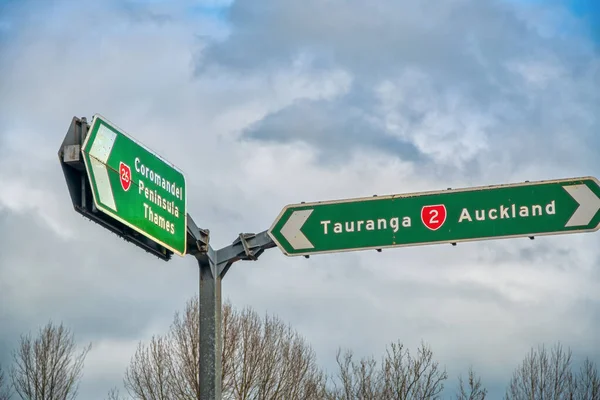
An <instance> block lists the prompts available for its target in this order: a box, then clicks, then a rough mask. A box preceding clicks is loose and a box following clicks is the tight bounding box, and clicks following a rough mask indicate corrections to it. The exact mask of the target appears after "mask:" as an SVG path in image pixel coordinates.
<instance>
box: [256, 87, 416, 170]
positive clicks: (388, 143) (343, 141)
mask: <svg viewBox="0 0 600 400" xmlns="http://www.w3.org/2000/svg"><path fill="white" fill-rule="evenodd" d="M347 98H348V97H344V99H347ZM365 103H366V102H365ZM365 103H363V104H352V103H351V102H345V101H343V100H341V101H339V102H331V101H328V100H317V101H311V100H301V101H298V102H295V103H294V104H292V105H291V106H289V107H287V108H285V109H283V110H281V111H278V112H275V113H272V114H270V115H268V116H266V117H265V118H264V119H262V120H261V121H259V122H258V123H256V124H255V125H254V126H250V127H248V129H247V130H246V132H245V134H246V137H248V138H249V139H258V140H267V141H269V140H270V141H276V142H279V141H282V142H294V141H297V140H302V141H304V142H307V143H310V144H312V145H313V146H315V147H316V148H321V149H326V150H328V151H326V153H325V154H324V155H323V158H324V160H323V161H325V162H331V161H333V160H332V159H331V153H334V154H336V155H337V158H338V161H339V157H343V156H344V153H346V152H347V151H348V150H352V149H354V148H356V147H360V146H362V147H365V148H368V147H371V148H375V149H383V150H384V151H385V152H389V153H390V154H392V155H394V156H397V157H400V158H402V159H404V160H409V161H418V157H419V154H418V151H417V150H416V148H415V146H414V145H413V144H412V143H410V142H408V141H405V140H402V139H398V138H394V137H391V136H390V135H388V134H386V132H385V131H383V130H382V128H381V127H380V126H378V124H377V123H376V122H373V121H369V115H368V111H367V110H368V108H369V107H368V104H365ZM342 160H343V158H342ZM342 162H343V161H342Z"/></svg>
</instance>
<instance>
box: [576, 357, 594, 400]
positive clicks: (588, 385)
mask: <svg viewBox="0 0 600 400" xmlns="http://www.w3.org/2000/svg"><path fill="white" fill-rule="evenodd" d="M574 399H575V400H600V374H599V373H598V367H597V366H596V364H595V363H594V362H592V361H591V360H590V359H589V358H586V359H585V361H584V362H583V365H582V366H581V368H580V370H579V374H578V375H577V387H576V389H575V396H574Z"/></svg>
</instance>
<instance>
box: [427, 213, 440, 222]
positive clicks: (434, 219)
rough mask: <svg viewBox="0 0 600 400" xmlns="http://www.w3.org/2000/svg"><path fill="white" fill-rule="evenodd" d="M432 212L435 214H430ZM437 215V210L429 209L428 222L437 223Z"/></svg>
mask: <svg viewBox="0 0 600 400" xmlns="http://www.w3.org/2000/svg"><path fill="white" fill-rule="evenodd" d="M432 214H435V215H432ZM438 215H439V212H438V210H431V211H429V216H430V218H429V223H430V224H437V223H438V222H439V221H438V220H437V219H436V218H437V217H438Z"/></svg>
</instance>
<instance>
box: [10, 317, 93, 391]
mask: <svg viewBox="0 0 600 400" xmlns="http://www.w3.org/2000/svg"><path fill="white" fill-rule="evenodd" d="M91 346H92V345H91V344H89V345H88V346H86V347H84V348H83V350H82V351H81V353H79V355H76V354H75V351H76V343H75V338H74V335H73V334H72V333H71V331H70V330H69V329H67V328H66V327H65V326H64V325H63V324H62V323H61V324H60V325H58V326H57V325H54V324H53V323H52V322H49V323H48V324H47V325H46V326H45V327H43V328H41V329H40V331H39V335H38V337H37V338H35V339H34V338H32V337H31V335H25V336H24V335H22V336H21V341H20V345H19V347H18V349H17V350H16V351H14V352H13V361H14V365H13V368H12V369H11V380H12V384H13V387H14V389H15V391H16V392H17V394H18V395H19V397H21V399H23V400H25V399H27V400H55V399H56V400H68V399H74V398H75V397H76V396H77V391H78V387H79V381H80V379H81V376H82V372H83V364H84V360H85V357H86V356H87V353H88V352H89V350H90V349H91Z"/></svg>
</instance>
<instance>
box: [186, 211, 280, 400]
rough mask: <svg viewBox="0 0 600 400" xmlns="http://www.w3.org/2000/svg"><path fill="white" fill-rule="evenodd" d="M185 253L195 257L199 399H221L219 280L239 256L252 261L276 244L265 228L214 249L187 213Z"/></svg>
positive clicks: (220, 301) (220, 303)
mask: <svg viewBox="0 0 600 400" xmlns="http://www.w3.org/2000/svg"><path fill="white" fill-rule="evenodd" d="M187 225H188V243H189V247H188V254H191V255H193V256H194V257H196V259H197V260H198V266H199V270H200V274H199V275H200V283H199V295H198V300H199V314H198V317H199V332H198V334H199V347H198V367H199V368H198V384H199V385H200V386H199V394H200V396H199V400H221V399H222V374H223V364H222V351H223V350H222V349H223V335H222V332H223V331H222V321H223V320H222V315H221V313H222V297H221V282H222V280H223V278H224V277H225V274H226V273H227V271H229V268H230V267H231V265H232V264H233V263H234V262H236V261H239V260H252V261H256V260H257V259H258V257H259V256H260V255H261V254H262V253H263V252H264V251H265V250H266V249H269V248H274V247H276V245H275V243H274V242H273V241H272V240H271V238H270V237H269V235H268V234H267V232H266V231H264V232H261V233H259V234H256V235H255V234H248V233H245V234H240V235H239V237H238V238H237V239H236V240H235V241H234V242H233V243H232V244H230V245H229V246H226V247H224V248H222V249H220V250H218V251H214V250H213V249H212V247H211V246H210V244H209V243H208V242H209V231H208V230H203V229H199V228H198V227H197V225H196V223H195V222H194V220H193V219H192V218H191V217H190V216H189V215H188V220H187Z"/></svg>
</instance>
